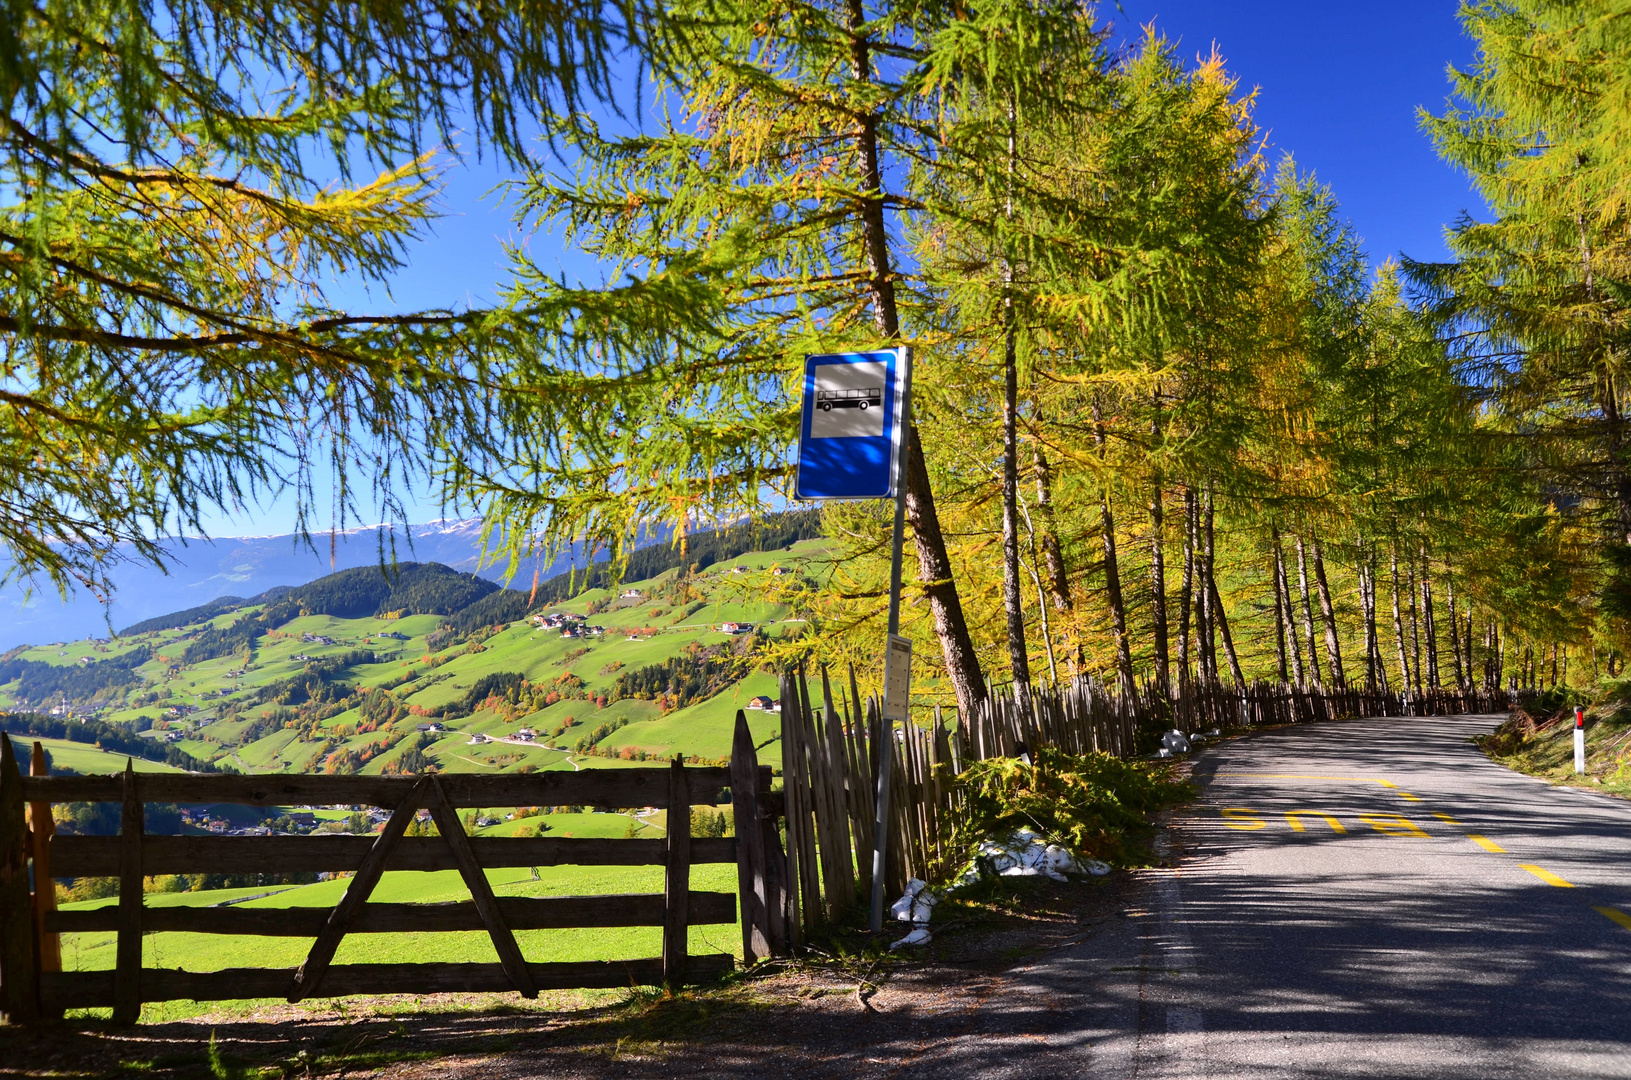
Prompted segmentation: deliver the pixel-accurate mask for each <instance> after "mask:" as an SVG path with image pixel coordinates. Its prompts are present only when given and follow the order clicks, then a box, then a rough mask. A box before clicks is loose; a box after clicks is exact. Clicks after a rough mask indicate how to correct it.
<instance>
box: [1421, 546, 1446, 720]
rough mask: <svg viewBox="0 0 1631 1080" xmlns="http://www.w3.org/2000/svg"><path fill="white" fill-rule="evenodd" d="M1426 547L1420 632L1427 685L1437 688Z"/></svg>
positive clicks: (1435, 632) (1435, 626)
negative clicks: (1423, 645) (1425, 655)
mask: <svg viewBox="0 0 1631 1080" xmlns="http://www.w3.org/2000/svg"><path fill="white" fill-rule="evenodd" d="M1428 571H1429V567H1428V563H1427V548H1426V545H1423V546H1422V553H1421V618H1422V633H1423V636H1424V637H1425V638H1426V639H1427V685H1428V686H1431V687H1432V688H1433V689H1434V690H1437V689H1438V688H1439V686H1440V685H1441V683H1440V681H1439V674H1438V619H1437V618H1435V617H1434V615H1433V582H1432V579H1431V578H1430V577H1429V576H1428Z"/></svg>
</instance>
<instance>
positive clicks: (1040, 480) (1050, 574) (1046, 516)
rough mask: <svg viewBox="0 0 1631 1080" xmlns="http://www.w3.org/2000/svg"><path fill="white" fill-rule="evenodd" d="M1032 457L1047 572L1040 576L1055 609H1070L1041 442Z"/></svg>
mask: <svg viewBox="0 0 1631 1080" xmlns="http://www.w3.org/2000/svg"><path fill="white" fill-rule="evenodd" d="M1032 447H1033V457H1032V470H1033V472H1034V473H1035V476H1036V516H1037V524H1038V525H1040V526H1041V535H1040V536H1039V537H1038V539H1039V540H1040V542H1041V544H1042V565H1043V568H1044V570H1045V571H1046V573H1045V574H1044V575H1043V579H1044V584H1045V585H1046V586H1047V590H1048V600H1049V601H1050V602H1051V603H1052V604H1053V609H1054V610H1055V611H1069V610H1070V609H1071V606H1072V605H1071V600H1070V578H1069V577H1068V576H1066V573H1065V555H1064V552H1063V551H1061V550H1060V548H1059V528H1058V525H1057V524H1056V523H1055V521H1054V518H1053V471H1052V468H1051V467H1050V466H1049V464H1048V456H1047V453H1046V452H1045V451H1044V450H1043V449H1042V441H1041V440H1040V439H1037V440H1035V441H1034V442H1033V443H1032Z"/></svg>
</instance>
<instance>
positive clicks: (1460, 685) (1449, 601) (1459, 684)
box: [1444, 574, 1472, 693]
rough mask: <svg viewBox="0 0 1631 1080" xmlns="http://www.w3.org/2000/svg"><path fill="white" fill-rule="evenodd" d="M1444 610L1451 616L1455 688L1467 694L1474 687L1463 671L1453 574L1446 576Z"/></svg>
mask: <svg viewBox="0 0 1631 1080" xmlns="http://www.w3.org/2000/svg"><path fill="white" fill-rule="evenodd" d="M1444 609H1445V612H1446V613H1447V614H1448V615H1449V616H1450V656H1451V657H1452V658H1453V659H1454V661H1455V686H1456V689H1457V690H1460V691H1461V692H1462V693H1466V692H1467V691H1468V690H1471V689H1472V687H1471V686H1470V685H1469V684H1468V680H1467V679H1466V677H1465V676H1464V675H1463V673H1462V669H1461V628H1460V626H1458V625H1457V622H1458V621H1459V616H1457V615H1456V613H1455V577H1454V575H1452V574H1445V575H1444Z"/></svg>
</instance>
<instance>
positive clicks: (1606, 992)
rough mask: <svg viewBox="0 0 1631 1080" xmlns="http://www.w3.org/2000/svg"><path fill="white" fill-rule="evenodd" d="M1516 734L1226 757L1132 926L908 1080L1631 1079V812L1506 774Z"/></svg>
mask: <svg viewBox="0 0 1631 1080" xmlns="http://www.w3.org/2000/svg"><path fill="white" fill-rule="evenodd" d="M1499 719H1500V718H1499V717H1487V716H1486V717H1435V718H1430V719H1369V720H1351V721H1341V722H1335V723H1327V724H1310V725H1303V726H1297V727H1289V728H1282V729H1278V730H1272V731H1263V732H1257V733H1254V734H1251V735H1248V736H1245V737H1242V738H1239V739H1234V740H1231V741H1228V742H1225V743H1222V744H1220V745H1218V746H1216V747H1213V748H1210V749H1207V750H1206V751H1204V752H1203V753H1201V754H1200V755H1198V759H1197V761H1196V766H1195V778H1196V781H1197V783H1198V784H1199V785H1200V788H1201V794H1200V798H1199V799H1198V800H1197V801H1196V803H1195V804H1193V805H1192V806H1190V807H1188V808H1186V809H1185V810H1183V811H1182V812H1181V813H1179V814H1178V815H1177V817H1176V819H1175V822H1174V828H1173V830H1172V834H1171V835H1172V841H1171V848H1170V855H1171V860H1170V861H1171V863H1172V865H1171V867H1170V868H1162V869H1157V870H1153V871H1149V872H1148V874H1147V877H1148V883H1149V888H1148V890H1147V892H1146V893H1145V901H1146V902H1145V904H1144V905H1143V906H1142V907H1141V908H1140V909H1136V910H1134V911H1131V912H1129V914H1130V915H1131V916H1133V917H1132V918H1130V919H1128V920H1126V923H1125V925H1126V930H1125V931H1124V932H1121V933H1115V932H1109V933H1104V934H1101V935H1098V936H1097V937H1095V938H1094V939H1092V940H1089V941H1086V942H1084V943H1083V944H1082V945H1080V946H1079V947H1076V948H1073V949H1068V950H1062V951H1060V952H1058V953H1055V954H1053V955H1051V956H1048V957H1044V958H1040V959H1038V960H1037V961H1035V962H1033V963H1031V964H1028V965H1024V966H1022V967H1021V968H1019V969H1017V970H1014V971H1012V972H1011V973H1010V975H1009V977H1008V980H1007V985H1006V987H1005V988H1004V993H1003V995H1002V996H1001V997H1000V998H997V997H993V998H992V999H990V1000H989V1002H988V1004H987V1006H986V1008H985V1010H984V1011H985V1013H986V1015H985V1016H984V1017H983V1018H982V1021H983V1022H982V1023H981V1024H980V1025H979V1027H980V1028H981V1029H983V1030H982V1031H981V1036H980V1037H979V1038H977V1039H970V1040H966V1041H963V1040H956V1041H951V1042H948V1043H947V1044H943V1046H942V1047H941V1048H939V1052H938V1053H931V1054H929V1055H926V1056H925V1059H920V1060H919V1061H917V1062H914V1065H913V1067H911V1068H908V1069H906V1070H902V1071H901V1072H899V1073H897V1074H896V1075H907V1076H913V1077H916V1076H925V1077H926V1076H929V1075H936V1076H947V1075H952V1076H980V1077H993V1076H1013V1077H1027V1078H1033V1080H1034V1078H1036V1077H1051V1076H1060V1077H1066V1076H1070V1077H1138V1078H1141V1080H1143V1078H1162V1080H1169V1078H1170V1080H1191V1078H1193V1080H1200V1078H1206V1080H1213V1078H1226V1080H1248V1078H1251V1080H1255V1078H1271V1077H1272V1078H1276V1080H1280V1078H1293V1077H1295V1078H1321V1080H1324V1078H1344V1080H1346V1078H1357V1077H1400V1078H1405V1077H1408V1078H1412V1080H1416V1078H1427V1077H1432V1078H1440V1077H1443V1078H1456V1080H1461V1078H1466V1080H1473V1078H1477V1080H1490V1078H1508V1077H1510V1078H1513V1080H1518V1078H1522V1080H1530V1078H1542V1077H1545V1078H1550V1077H1631V803H1626V802H1623V801H1620V800H1616V799H1612V798H1609V797H1606V796H1600V795H1595V794H1590V793H1583V792H1577V791H1573V790H1569V789H1563V788H1554V787H1551V786H1549V785H1548V784H1546V783H1544V782H1542V781H1538V780H1534V779H1531V778H1529V777H1526V776H1522V775H1519V774H1516V773H1513V772H1511V771H1509V770H1507V769H1504V768H1502V767H1500V766H1497V765H1495V764H1493V763H1492V762H1490V761H1489V760H1488V759H1486V758H1485V757H1484V756H1483V754H1482V753H1480V752H1479V751H1478V749H1477V748H1476V747H1474V746H1472V745H1471V744H1470V743H1469V742H1468V737H1469V736H1470V735H1473V734H1475V733H1478V732H1483V731H1489V730H1492V729H1493V727H1494V726H1495V724H1496V723H1497V722H1498V721H1499Z"/></svg>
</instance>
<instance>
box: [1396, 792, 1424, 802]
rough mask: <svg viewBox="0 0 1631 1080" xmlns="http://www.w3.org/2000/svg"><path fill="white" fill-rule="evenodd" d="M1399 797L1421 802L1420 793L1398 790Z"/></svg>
mask: <svg viewBox="0 0 1631 1080" xmlns="http://www.w3.org/2000/svg"><path fill="white" fill-rule="evenodd" d="M1399 798H1401V799H1409V800H1410V801H1411V802H1421V796H1420V795H1412V794H1410V792H1408V791H1401V792H1399Z"/></svg>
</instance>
